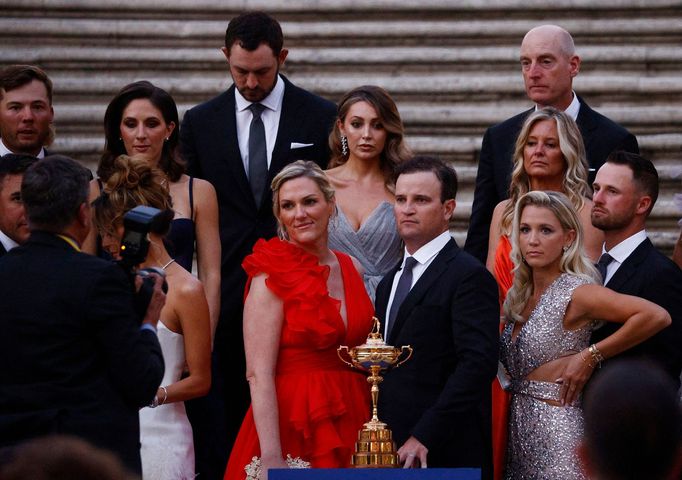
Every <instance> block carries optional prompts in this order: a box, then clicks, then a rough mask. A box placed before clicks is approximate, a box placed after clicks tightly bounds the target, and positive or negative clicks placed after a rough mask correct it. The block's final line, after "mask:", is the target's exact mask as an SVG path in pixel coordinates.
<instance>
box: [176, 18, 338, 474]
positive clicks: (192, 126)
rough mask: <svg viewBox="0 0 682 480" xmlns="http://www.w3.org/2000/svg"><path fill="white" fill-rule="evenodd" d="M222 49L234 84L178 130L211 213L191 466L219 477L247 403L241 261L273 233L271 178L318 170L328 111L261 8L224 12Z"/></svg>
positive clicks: (332, 110)
mask: <svg viewBox="0 0 682 480" xmlns="http://www.w3.org/2000/svg"><path fill="white" fill-rule="evenodd" d="M222 51H223V54H224V55H225V58H226V59H227V63H228V66H229V69H230V74H231V76H232V79H233V81H234V83H233V84H232V86H230V88H229V89H228V90H227V91H226V92H223V93H221V94H220V95H218V96H217V97H215V98H213V99H212V100H209V101H208V102H206V103H203V104H201V105H198V106H196V107H194V108H192V109H191V110H189V111H188V112H187V113H186V114H185V116H184V118H183V122H182V128H181V129H180V142H181V149H182V154H183V157H184V158H185V160H186V161H187V163H188V169H189V173H190V174H191V175H194V176H197V177H199V178H203V179H206V180H208V181H209V182H211V183H212V184H213V186H214V187H215V189H216V193H217V195H218V210H219V217H220V240H221V245H222V268H221V290H222V291H221V303H220V304H221V313H220V319H219V321H218V327H217V331H216V337H215V347H214V362H213V366H214V371H213V384H212V386H211V387H212V388H211V392H210V393H209V396H208V400H205V401H204V405H203V406H202V407H201V411H202V412H207V411H208V413H206V414H204V416H205V417H206V418H205V421H201V420H199V419H198V416H197V415H194V413H195V412H196V413H199V412H198V410H199V409H198V408H197V409H195V408H192V407H191V406H190V408H189V411H188V413H189V415H190V421H192V425H193V427H195V449H196V450H197V471H198V472H200V473H201V474H202V475H207V478H222V475H223V472H224V470H225V465H226V463H227V456H228V455H229V452H230V449H231V446H232V443H233V441H234V439H235V437H236V435H237V432H238V431H239V426H240V423H241V421H242V419H243V418H244V414H245V413H246V410H247V408H248V406H249V389H248V385H247V383H246V373H245V372H246V364H245V359H244V345H243V335H242V309H243V306H242V303H243V296H244V287H245V285H246V274H245V273H244V271H243V270H242V268H241V262H242V260H243V259H244V257H245V256H246V255H248V254H249V253H251V249H252V248H253V245H254V243H255V242H256V240H258V239H259V238H271V237H274V236H275V235H276V222H275V218H274V216H273V213H272V192H271V191H270V182H271V181H272V179H273V177H274V176H275V175H276V174H277V173H278V172H279V171H280V170H281V169H282V168H283V167H284V166H285V165H287V164H289V163H291V162H293V161H295V160H312V161H314V162H315V163H317V164H318V165H320V166H321V167H322V168H325V166H326V164H327V161H328V160H329V155H330V152H329V147H328V136H329V132H330V130H331V127H332V124H333V121H334V119H335V118H336V106H335V105H334V104H333V103H332V102H329V101H328V100H325V99H323V98H321V97H318V96H316V95H313V94H312V93H310V92H307V91H305V90H303V89H301V88H299V87H297V86H295V85H294V84H292V83H291V82H290V81H289V80H287V78H286V77H284V76H283V75H281V74H280V73H279V70H280V68H281V67H282V65H283V64H284V61H285V60H286V58H287V54H288V50H286V49H285V48H283V35H282V30H281V27H280V25H279V23H278V22H277V20H275V19H274V18H272V17H270V16H269V15H267V14H265V13H262V12H249V13H244V14H242V15H239V16H237V17H236V18H234V19H232V20H231V21H230V23H229V25H228V28H227V32H226V34H225V47H223V49H222ZM223 390H224V392H223ZM228 391H229V398H227V396H228V393H227V392H228ZM226 412H229V415H228V414H227V413H226ZM199 423H201V424H202V425H205V427H202V426H201V425H200V424H199ZM197 427H198V428H197ZM197 429H198V430H199V433H198V434H197V432H196V430H197ZM203 430H206V431H205V432H203ZM209 451H210V452H212V453H209ZM209 457H210V458H209ZM220 457H222V458H220ZM203 459H206V461H205V462H204V460H203ZM202 462H203V465H204V466H202V465H200V464H201V463H202Z"/></svg>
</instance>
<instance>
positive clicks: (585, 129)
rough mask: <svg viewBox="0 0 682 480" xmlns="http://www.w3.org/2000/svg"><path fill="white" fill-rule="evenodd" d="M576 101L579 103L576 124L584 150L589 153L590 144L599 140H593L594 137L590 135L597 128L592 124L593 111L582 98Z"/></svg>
mask: <svg viewBox="0 0 682 480" xmlns="http://www.w3.org/2000/svg"><path fill="white" fill-rule="evenodd" d="M578 101H579V102H580V110H579V111H578V118H577V119H576V123H577V124H578V128H579V129H580V134H581V135H582V136H583V142H584V143H585V150H586V151H588V152H590V151H591V149H590V144H591V143H592V142H593V141H598V140H599V139H595V138H594V135H593V134H592V131H593V130H594V129H595V128H597V125H595V123H594V110H592V109H591V108H590V106H589V105H588V104H587V102H585V100H583V99H582V98H580V97H578Z"/></svg>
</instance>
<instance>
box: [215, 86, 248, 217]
mask: <svg viewBox="0 0 682 480" xmlns="http://www.w3.org/2000/svg"><path fill="white" fill-rule="evenodd" d="M234 88H235V87H234V85H232V86H231V87H230V88H229V89H228V90H227V92H225V93H224V98H223V99H221V101H220V102H219V103H218V104H217V105H216V107H215V110H214V111H213V116H214V121H215V123H216V125H224V130H222V131H224V134H223V135H212V136H211V138H214V139H215V144H214V151H215V152H225V153H224V154H221V155H223V159H224V160H225V164H226V165H227V168H228V170H229V172H230V176H231V177H232V178H233V179H234V181H235V183H236V184H237V185H239V189H240V190H241V194H242V195H241V198H250V199H251V203H252V206H253V208H255V207H256V202H255V200H254V199H253V194H252V193H251V187H250V186H249V179H248V178H247V176H246V171H245V170H244V162H242V155H241V152H240V151H239V141H238V140H237V116H236V112H235V109H236V106H235V100H234Z"/></svg>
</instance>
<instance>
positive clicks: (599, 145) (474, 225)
mask: <svg viewBox="0 0 682 480" xmlns="http://www.w3.org/2000/svg"><path fill="white" fill-rule="evenodd" d="M580 62H581V59H580V56H578V55H577V54H576V52H575V44H574V43H573V38H572V37H571V34H570V33H568V32H567V31H566V30H564V29H563V28H561V27H558V26H556V25H541V26H539V27H535V28H533V29H532V30H530V31H529V32H528V33H527V34H526V36H525V37H524V38H523V42H522V43H521V73H522V74H523V82H524V84H525V88H526V95H527V96H528V98H529V99H530V100H531V101H532V102H533V103H535V107H533V108H531V109H529V110H526V111H525V112H522V113H520V114H518V115H516V116H514V117H511V118H509V119H507V120H505V121H504V122H502V123H499V124H497V125H493V126H492V127H490V128H488V130H486V132H485V135H484V136H483V145H482V147H481V154H480V157H479V160H478V174H477V176H476V190H475V191H474V203H473V206H472V211H471V219H470V220H469V231H468V233H467V239H466V243H465V245H464V249H465V250H466V251H467V252H469V253H471V254H472V255H474V256H475V257H476V258H478V259H479V260H481V261H482V262H483V263H485V261H486V255H487V253H488V236H489V234H490V220H491V219H492V216H493V210H494V209H495V206H496V205H497V204H498V203H499V202H501V201H502V200H504V199H505V198H508V197H509V183H510V181H511V171H512V156H513V153H514V145H515V143H516V139H517V137H518V135H519V132H520V131H521V126H522V125H523V122H524V121H525V120H526V117H528V115H530V114H531V113H532V112H533V111H535V110H537V109H539V108H543V107H554V108H556V109H557V110H561V111H565V112H566V113H567V114H568V115H570V116H571V118H573V120H575V121H576V123H577V124H578V127H579V128H580V133H581V134H582V137H583V142H584V143H585V151H586V153H587V161H588V163H589V167H590V176H589V178H590V180H589V181H590V183H591V182H592V180H593V179H594V172H596V171H597V170H598V169H599V167H600V166H601V165H602V164H603V163H604V161H605V160H606V157H608V156H609V154H610V153H611V152H613V151H614V150H627V151H630V152H634V153H639V147H638V145H637V139H636V138H635V137H634V135H632V134H631V133H630V132H628V131H627V130H626V129H625V128H623V127H621V126H620V125H618V124H617V123H615V122H614V121H612V120H610V119H608V118H606V117H605V116H603V115H601V114H599V113H597V112H596V111H594V110H592V109H591V108H590V106H589V105H588V104H587V103H586V102H585V100H584V99H583V98H581V97H579V96H578V95H577V94H576V93H575V92H574V91H573V78H575V76H576V75H578V73H579V72H580Z"/></svg>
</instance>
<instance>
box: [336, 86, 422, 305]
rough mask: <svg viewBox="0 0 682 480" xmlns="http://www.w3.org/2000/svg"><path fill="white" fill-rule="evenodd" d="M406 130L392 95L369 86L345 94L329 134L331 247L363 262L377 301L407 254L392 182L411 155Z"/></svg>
mask: <svg viewBox="0 0 682 480" xmlns="http://www.w3.org/2000/svg"><path fill="white" fill-rule="evenodd" d="M403 132H404V129H403V123H402V120H401V119H400V114H399V113H398V108H397V107H396V104H395V102H394V101H393V99H392V98H391V97H390V95H389V94H388V92H386V90H384V89H383V88H381V87H376V86H372V85H366V86H362V87H358V88H355V89H353V90H351V91H350V92H348V93H346V94H345V95H344V96H343V98H342V99H341V101H340V102H339V107H338V118H337V121H336V123H335V125H334V129H333V130H332V132H331V134H330V135H329V146H330V148H331V150H332V158H331V160H330V161H329V167H330V168H329V170H327V171H326V173H327V176H328V177H329V180H330V182H331V183H332V186H333V187H334V189H335V190H336V205H337V208H338V215H337V216H336V217H335V218H334V219H333V220H332V221H331V222H330V225H329V248H332V249H334V250H339V251H341V252H345V253H347V254H349V255H351V256H353V257H355V258H356V259H358V261H359V262H360V263H361V264H362V266H363V268H364V269H365V272H364V281H365V288H366V289H367V293H368V294H369V296H370V298H371V299H372V300H374V292H375V289H376V286H377V284H378V283H379V281H380V280H381V278H382V277H383V276H384V275H385V274H386V273H387V272H388V271H389V270H390V269H391V268H393V267H394V266H395V265H396V264H397V263H398V261H400V259H401V258H402V253H403V252H402V245H401V241H400V237H399V236H398V231H397V228H396V223H395V217H394V215H393V200H394V198H393V184H392V177H393V171H394V168H395V166H396V165H397V164H399V163H401V162H403V161H405V160H406V159H407V158H408V157H409V156H410V152H409V150H408V149H407V147H406V146H405V144H404V142H403Z"/></svg>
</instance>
